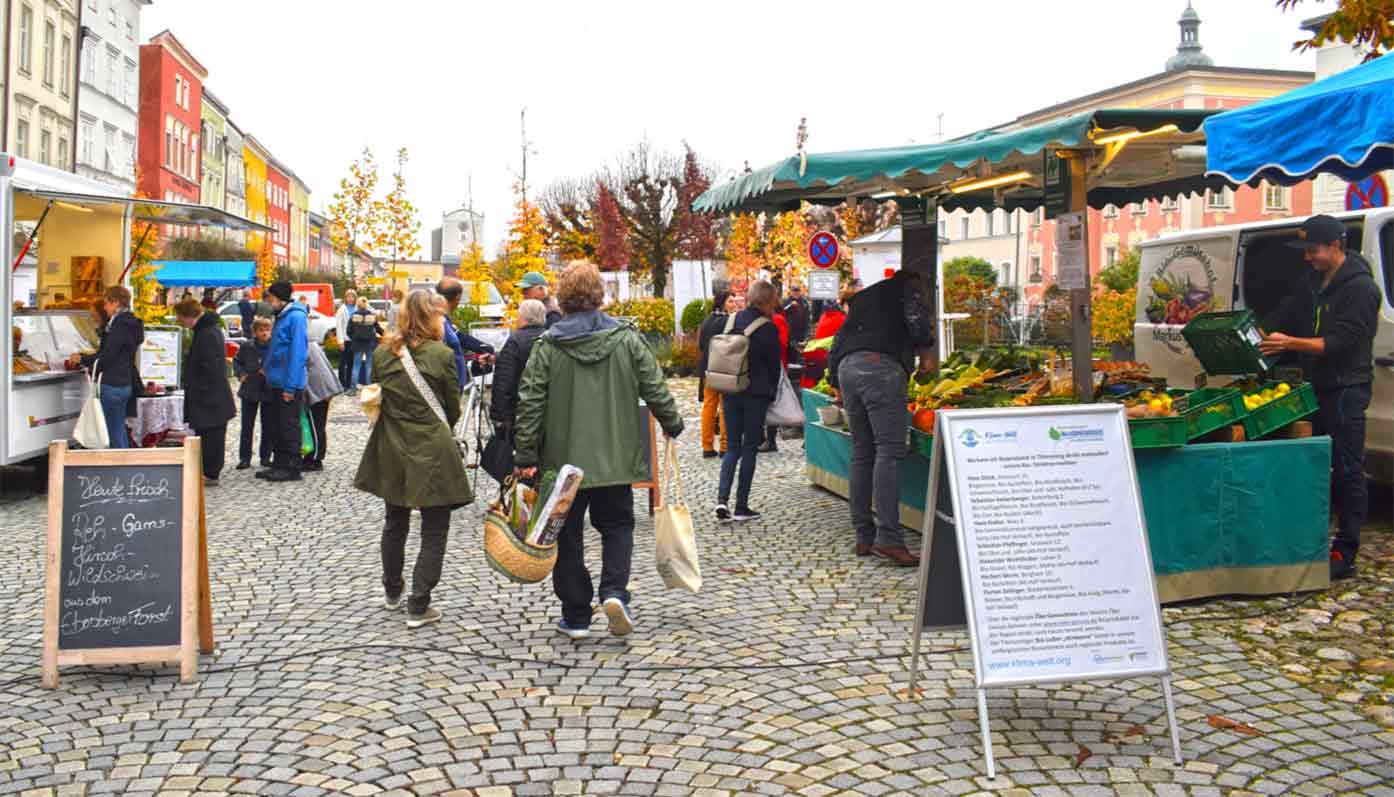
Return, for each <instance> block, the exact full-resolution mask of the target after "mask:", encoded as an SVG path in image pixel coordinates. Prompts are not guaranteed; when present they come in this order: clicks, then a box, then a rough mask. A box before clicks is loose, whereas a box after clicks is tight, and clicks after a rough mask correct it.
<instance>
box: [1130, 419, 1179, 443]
mask: <svg viewBox="0 0 1394 797" xmlns="http://www.w3.org/2000/svg"><path fill="white" fill-rule="evenodd" d="M1128 437H1130V438H1132V441H1133V448H1179V447H1181V446H1184V445H1186V419H1185V418H1182V417H1181V416H1179V415H1174V416H1171V417H1166V418H1134V419H1132V420H1130V421H1128Z"/></svg>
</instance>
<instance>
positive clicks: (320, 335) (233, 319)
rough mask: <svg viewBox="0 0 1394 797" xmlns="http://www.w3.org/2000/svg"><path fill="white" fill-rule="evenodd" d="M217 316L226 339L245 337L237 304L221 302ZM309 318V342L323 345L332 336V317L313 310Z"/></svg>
mask: <svg viewBox="0 0 1394 797" xmlns="http://www.w3.org/2000/svg"><path fill="white" fill-rule="evenodd" d="M218 315H220V316H222V318H223V325H224V326H225V327H227V333H228V337H239V338H245V337H247V336H246V335H244V334H243V330H242V313H241V311H240V310H238V309H237V302H223V303H222V304H221V305H219V307H218ZM309 316H310V317H309V331H310V340H313V341H315V342H316V343H319V344H321V345H323V344H324V342H325V341H326V340H328V339H329V336H330V335H333V334H334V329H335V327H334V317H333V316H328V315H325V314H324V313H321V312H320V311H318V310H315V309H311V310H310V311H309Z"/></svg>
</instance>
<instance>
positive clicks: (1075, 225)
mask: <svg viewBox="0 0 1394 797" xmlns="http://www.w3.org/2000/svg"><path fill="white" fill-rule="evenodd" d="M1088 246H1089V233H1088V230H1087V229H1086V228H1085V213H1084V211H1074V212H1071V213H1061V214H1060V216H1059V221H1058V222H1057V224H1056V225H1055V284H1056V285H1059V286H1060V287H1061V288H1062V289H1063V290H1067V291H1071V290H1080V289H1083V288H1087V287H1089V259H1088V254H1087V248H1088Z"/></svg>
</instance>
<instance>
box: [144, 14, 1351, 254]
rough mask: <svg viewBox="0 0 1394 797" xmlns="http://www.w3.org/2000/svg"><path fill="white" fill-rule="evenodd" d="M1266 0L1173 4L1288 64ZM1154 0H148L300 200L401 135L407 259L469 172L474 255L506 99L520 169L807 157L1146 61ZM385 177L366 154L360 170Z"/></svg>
mask: <svg viewBox="0 0 1394 797" xmlns="http://www.w3.org/2000/svg"><path fill="white" fill-rule="evenodd" d="M1331 5H1332V3H1331V2H1321V0H1315V1H1314V2H1307V3H1304V4H1303V5H1302V6H1301V7H1299V10H1298V11H1297V12H1295V13H1291V14H1283V13H1281V12H1279V11H1278V10H1277V9H1276V8H1275V7H1274V2H1273V0H1196V10H1197V11H1198V12H1199V13H1200V16H1201V20H1202V23H1203V24H1202V25H1201V29H1200V40H1201V44H1203V45H1204V46H1205V52H1206V53H1207V54H1209V55H1210V56H1211V57H1212V58H1213V59H1214V60H1215V63H1216V64H1217V65H1220V66H1244V67H1265V68H1273V69H1301V70H1311V69H1313V67H1314V56H1313V55H1312V54H1311V53H1308V54H1305V55H1298V54H1296V53H1293V52H1292V51H1291V44H1292V42H1293V41H1294V40H1295V39H1296V38H1297V37H1298V35H1299V33H1300V31H1299V28H1298V24H1299V22H1300V20H1301V19H1304V18H1307V17H1309V16H1314V15H1316V14H1318V13H1321V12H1322V11H1324V10H1327V9H1329V8H1330V7H1331ZM1184 8H1185V2H1184V1H1178V0H1145V1H1144V0H1130V1H1129V2H1122V3H1120V2H1117V0H1112V1H1105V0H1059V1H1058V2H1040V1H1039V0H967V1H966V2H958V1H956V0H936V1H935V2H927V1H926V0H918V2H895V1H893V0H875V1H874V2H867V1H865V0H863V2H848V1H847V0H839V1H838V2H824V1H822V0H814V1H809V0H804V1H803V2H774V1H773V0H740V1H739V2H726V1H725V0H706V1H705V2H701V3H695V2H673V1H672V0H668V1H666V2H659V3H655V2H652V1H651V0H650V2H609V1H603V2H602V1H601V0H591V2H575V1H574V0H568V1H567V2H543V1H541V0H530V1H529V2H512V3H498V2H485V3H457V2H448V1H447V0H393V1H392V2H388V3H383V2H367V0H236V2H226V1H225V2H217V3H214V2H210V1H209V0H155V2H154V5H153V6H150V7H148V8H146V10H145V11H144V14H143V16H142V22H141V27H142V35H143V36H144V37H145V38H147V39H148V38H149V37H150V36H151V35H153V34H155V33H158V32H159V31H160V30H163V29H165V28H169V29H171V30H173V31H174V33H175V35H176V36H178V37H179V39H180V40H181V41H182V42H184V44H185V46H186V47H188V48H189V49H190V50H191V51H192V52H193V54H194V57H196V58H197V59H199V61H201V62H202V63H203V65H204V66H205V67H206V68H207V69H208V73H209V75H208V86H209V87H210V88H211V89H212V90H213V92H214V93H215V94H217V95H218V97H219V98H220V99H222V100H223V101H224V102H225V103H227V104H228V106H229V108H230V109H231V113H232V117H233V119H234V120H236V122H237V124H238V126H239V127H240V128H242V129H243V130H244V131H247V132H251V133H253V134H254V135H256V137H257V138H258V139H260V140H261V141H262V142H263V143H265V144H266V145H267V146H268V147H270V148H271V151H272V152H273V153H275V155H276V157H277V158H278V159H279V160H281V161H282V162H284V163H285V164H286V165H287V166H288V167H290V168H291V169H293V170H294V171H295V172H296V173H297V174H298V175H299V176H300V177H301V178H302V179H303V180H305V181H306V182H307V183H308V184H309V186H310V189H311V191H312V192H313V194H312V198H311V204H312V207H313V208H314V209H316V210H320V211H322V210H323V209H324V208H326V207H327V206H328V204H329V202H330V201H331V196H332V194H333V192H334V191H335V189H336V188H337V186H338V181H339V179H340V178H341V177H342V176H343V175H344V174H345V173H346V171H347V167H348V165H349V163H350V162H351V161H352V160H353V158H354V157H355V155H356V154H357V152H358V151H359V150H360V149H362V147H363V146H364V145H365V144H366V145H370V146H371V147H372V148H373V150H374V152H375V153H376V155H377V156H378V160H379V162H381V163H383V164H384V166H386V165H387V163H388V162H389V161H390V160H391V156H392V153H394V152H395V151H396V150H397V148H398V147H402V146H405V147H407V148H408V149H410V151H411V155H412V161H411V163H410V164H409V166H408V169H407V182H408V188H409V191H410V195H411V198H412V199H413V201H415V202H416V204H417V205H418V206H419V207H420V208H421V211H422V228H423V236H422V237H423V253H422V254H423V256H429V254H430V253H429V247H428V244H429V237H428V235H427V234H426V233H427V231H429V230H430V228H432V227H434V226H437V225H438V224H440V219H441V213H442V212H443V211H445V210H448V209H451V208H454V207H458V206H461V205H462V204H463V203H464V202H465V200H466V197H467V192H468V188H467V184H468V180H469V177H470V176H471V175H473V184H474V203H475V207H476V209H480V210H482V211H483V212H484V213H485V214H486V221H485V225H486V227H485V238H486V245H487V248H488V252H489V253H490V254H492V253H493V252H494V250H495V247H496V246H497V243H498V241H499V240H500V239H501V238H502V237H503V235H504V233H505V229H504V228H505V225H506V223H507V218H508V216H509V211H510V205H511V203H512V201H513V197H512V194H511V193H510V191H511V184H512V182H513V177H512V172H515V171H517V170H518V168H519V164H520V156H519V146H520V137H519V124H518V123H519V119H518V114H519V111H520V110H521V109H522V108H523V107H524V106H526V107H527V109H528V114H527V120H528V138H529V139H530V140H531V141H532V142H533V148H534V149H535V150H536V152H535V154H533V155H531V156H530V157H529V160H528V182H529V184H530V185H537V186H541V185H542V184H544V183H546V182H547V181H548V180H550V179H552V178H555V177H559V176H570V175H583V174H586V173H588V172H590V171H591V170H593V169H594V168H595V167H596V166H598V165H601V164H603V163H607V162H609V161H611V160H612V159H613V158H614V156H615V155H616V154H617V153H619V152H620V151H622V150H623V149H625V148H626V147H627V146H629V145H631V144H633V143H634V142H635V141H637V140H638V139H639V138H641V137H643V136H648V137H649V139H650V140H652V141H653V142H654V143H655V144H658V145H661V146H664V147H669V148H672V149H679V148H680V147H681V146H682V143H681V142H682V141H683V140H686V141H687V142H688V143H689V144H691V146H692V147H693V148H694V149H696V150H697V152H698V153H699V154H700V155H702V156H703V157H704V158H706V159H709V160H711V161H713V162H715V163H718V164H720V165H721V166H722V167H724V168H725V169H727V170H730V169H738V168H740V166H741V165H742V163H743V162H744V161H746V160H749V161H750V164H751V165H752V166H753V167H759V166H762V165H764V164H766V163H769V162H771V161H773V160H776V159H778V158H781V157H785V156H787V155H789V154H792V152H793V148H794V137H795V130H796V128H797V126H798V122H799V117H801V116H807V117H808V128H809V142H808V148H809V150H810V151H815V152H817V151H830V150H841V149H858V148H864V147H878V146H892V145H897V144H904V143H908V142H910V141H917V142H926V143H927V142H932V141H934V140H935V138H936V134H937V132H938V124H939V122H938V117H939V115H940V114H943V133H944V134H945V135H946V136H949V137H952V136H955V135H958V134H962V133H966V132H971V131H973V130H976V129H979V128H982V127H985V126H988V125H992V124H997V123H1000V122H1005V121H1008V120H1010V119H1012V118H1014V117H1016V116H1018V115H1021V114H1022V113H1025V112H1027V111H1030V110H1033V109H1036V108H1040V107H1043V106H1047V105H1051V104H1054V103H1056V102H1060V101H1063V100H1066V99H1069V98H1071V97H1076V96H1079V95H1082V94H1087V93H1090V92H1093V91H1097V90H1100V89H1104V88H1107V87H1109V86H1113V85H1117V84H1119V83H1125V82H1128V81H1131V80H1135V79H1138V78H1141V77H1145V76H1147V75H1152V74H1155V73H1157V72H1160V71H1162V68H1163V65H1164V64H1165V61H1166V59H1167V58H1168V57H1169V56H1170V55H1172V54H1173V53H1174V52H1175V48H1176V42H1177V38H1178V32H1177V26H1176V20H1177V19H1178V17H1179V16H1180V14H1181V11H1182V10H1183V9H1184ZM383 178H384V179H383V183H384V184H385V183H386V182H387V179H386V178H387V169H384V170H383Z"/></svg>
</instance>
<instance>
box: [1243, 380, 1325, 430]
mask: <svg viewBox="0 0 1394 797" xmlns="http://www.w3.org/2000/svg"><path fill="white" fill-rule="evenodd" d="M1277 386H1278V383H1277V382H1269V383H1267V384H1265V385H1264V386H1263V387H1261V388H1259V389H1260V390H1266V389H1268V388H1270V387H1274V388H1275V387H1277ZM1240 400H1241V401H1242V400H1243V399H1242V398H1241V399H1240ZM1316 411H1317V392H1316V391H1315V390H1313V389H1312V385H1311V383H1308V382H1303V383H1302V384H1300V385H1298V386H1297V387H1295V388H1293V389H1292V391H1291V392H1289V393H1288V394H1287V395H1286V396H1279V397H1278V398H1275V399H1273V400H1272V401H1270V402H1268V403H1267V404H1264V405H1262V406H1260V407H1258V408H1257V409H1254V410H1250V411H1249V414H1248V415H1245V416H1244V436H1245V437H1247V438H1248V439H1250V440H1258V439H1259V438H1262V437H1267V436H1268V435H1270V434H1272V433H1274V432H1276V431H1278V430H1279V429H1281V428H1283V427H1284V426H1287V425H1288V424H1290V423H1292V422H1293V421H1297V420H1301V419H1303V418H1305V417H1307V416H1308V415H1311V414H1312V413H1314V412H1316Z"/></svg>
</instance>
